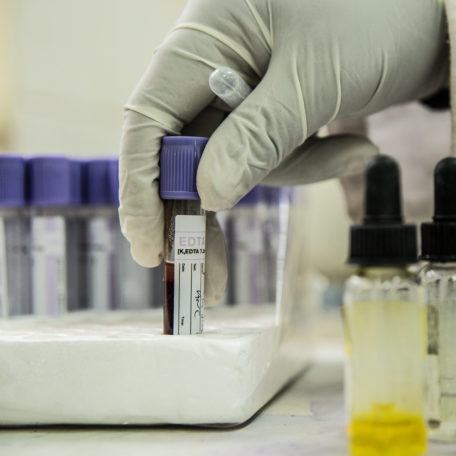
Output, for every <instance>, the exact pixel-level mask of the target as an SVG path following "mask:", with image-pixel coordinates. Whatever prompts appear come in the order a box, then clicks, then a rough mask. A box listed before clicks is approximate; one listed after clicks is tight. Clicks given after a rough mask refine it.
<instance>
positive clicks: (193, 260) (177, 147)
mask: <svg viewBox="0 0 456 456" xmlns="http://www.w3.org/2000/svg"><path fill="white" fill-rule="evenodd" d="M206 143H207V138H199V137H189V136H168V137H165V138H163V143H162V150H161V156H160V174H161V175H160V196H161V198H162V199H163V202H164V206H165V233H164V237H165V254H164V260H165V274H164V275H165V277H164V279H165V280H164V281H165V300H164V321H163V332H164V334H173V335H190V334H201V333H202V332H203V314H204V276H205V255H206V250H205V249H206V215H205V212H204V210H203V209H202V208H201V202H200V198H199V195H198V191H197V189H196V172H197V169H198V164H199V161H200V159H201V156H202V153H203V150H204V147H205V146H206Z"/></svg>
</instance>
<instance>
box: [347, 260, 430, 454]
mask: <svg viewBox="0 0 456 456" xmlns="http://www.w3.org/2000/svg"><path fill="white" fill-rule="evenodd" d="M344 303H345V304H344V322H345V333H346V350H347V369H346V372H347V375H346V394H347V399H346V400H347V404H349V409H348V410H347V413H348V415H349V425H348V426H349V427H348V433H349V437H350V440H351V449H352V454H353V455H355V456H358V455H360V456H364V455H366V454H369V455H370V454H378V455H382V456H387V455H390V454H391V455H398V456H399V455H410V456H411V455H419V454H423V453H424V452H425V448H426V443H425V442H426V429H425V422H424V396H423V388H424V369H423V363H424V360H425V347H426V335H425V331H426V329H425V328H426V326H425V307H424V304H422V300H421V296H420V290H419V286H418V284H417V280H416V276H415V275H414V274H409V273H408V272H407V270H406V269H405V268H393V267H377V268H374V267H372V268H361V269H360V270H359V271H358V272H357V274H356V275H354V276H352V277H351V278H350V279H349V280H348V282H347V284H346V291H345V297H344Z"/></svg>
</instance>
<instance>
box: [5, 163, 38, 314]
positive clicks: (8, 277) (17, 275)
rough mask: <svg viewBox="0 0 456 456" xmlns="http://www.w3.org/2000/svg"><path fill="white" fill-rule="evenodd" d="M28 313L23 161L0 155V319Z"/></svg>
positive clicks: (27, 229) (27, 223) (27, 228)
mask: <svg viewBox="0 0 456 456" xmlns="http://www.w3.org/2000/svg"><path fill="white" fill-rule="evenodd" d="M30 311H31V272H30V217H29V214H28V210H27V207H26V199H25V160H24V159H23V158H22V157H18V156H14V155H0V318H1V317H10V316H15V315H25V314H29V313H30Z"/></svg>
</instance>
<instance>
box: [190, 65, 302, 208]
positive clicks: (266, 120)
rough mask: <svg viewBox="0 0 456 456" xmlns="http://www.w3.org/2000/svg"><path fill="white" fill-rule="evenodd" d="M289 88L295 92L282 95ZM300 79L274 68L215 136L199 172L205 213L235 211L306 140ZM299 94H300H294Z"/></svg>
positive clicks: (279, 68)
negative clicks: (232, 209)
mask: <svg viewBox="0 0 456 456" xmlns="http://www.w3.org/2000/svg"><path fill="white" fill-rule="evenodd" d="M287 84H291V85H294V86H295V87H294V89H292V90H282V87H283V86H284V85H285V86H286V85H287ZM296 86H299V82H298V79H297V76H296V77H295V75H293V74H291V75H287V72H284V71H283V68H282V67H281V65H280V63H278V64H277V65H276V66H274V65H273V66H272V67H271V69H270V70H268V72H267V73H266V75H265V77H264V78H263V80H262V81H261V82H260V84H259V85H258V86H257V88H256V89H255V90H254V91H253V92H252V94H251V95H250V96H249V97H248V98H247V99H246V100H245V101H244V102H243V103H242V104H241V105H240V106H239V107H238V108H237V109H235V110H234V111H233V112H232V113H231V114H230V115H229V116H228V117H227V118H226V119H225V121H224V122H223V123H222V125H221V126H220V127H219V128H218V129H217V130H216V131H215V133H214V134H213V135H212V137H211V138H210V140H209V143H208V145H207V146H206V149H205V151H204V154H203V157H202V160H201V163H200V166H199V169H198V176H197V179H198V182H197V183H198V191H199V194H200V196H201V201H202V205H203V207H204V208H205V209H207V210H211V211H219V210H224V209H228V208H230V207H232V206H233V205H234V204H235V203H236V202H237V201H239V200H240V199H241V197H242V196H244V195H245V194H246V193H247V192H248V191H249V190H250V189H251V188H252V187H253V186H255V185H256V184H257V183H258V182H260V181H262V180H263V179H264V178H265V177H266V176H267V175H268V174H269V173H270V171H271V170H273V169H275V168H276V167H277V166H278V165H279V164H280V163H281V162H282V161H283V159H284V158H286V157H287V156H288V155H289V154H290V153H291V152H292V151H293V150H295V149H296V148H297V147H298V146H299V145H300V144H302V143H304V141H305V140H306V138H307V133H308V130H307V119H306V112H305V107H304V104H303V98H302V97H296V90H299V89H298V87H296ZM295 89H296V90H295Z"/></svg>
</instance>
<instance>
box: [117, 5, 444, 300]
mask: <svg viewBox="0 0 456 456" xmlns="http://www.w3.org/2000/svg"><path fill="white" fill-rule="evenodd" d="M146 45H147V44H146ZM218 66H228V67H231V68H233V69H235V70H237V71H239V72H240V73H241V75H242V76H243V77H244V78H245V79H246V81H247V82H248V83H249V84H251V85H252V86H253V87H256V88H255V90H254V91H253V93H252V94H251V95H250V96H249V97H248V98H247V99H246V100H245V101H244V102H243V103H242V104H241V105H240V106H239V107H238V108H237V109H236V110H235V111H234V112H233V113H232V114H230V115H229V116H228V117H227V118H226V119H225V120H224V121H223V123H222V124H221V125H220V126H219V127H218V128H217V125H218V124H219V122H221V121H222V119H223V112H222V111H223V106H220V103H218V102H217V101H216V100H214V96H213V95H212V93H211V92H210V89H209V86H208V78H209V75H210V73H211V72H212V71H213V69H214V68H216V67H218ZM447 78H448V50H447V48H446V23H445V18H444V10H443V5H442V2H441V1H439V0H400V1H398V0H345V1H343V2H342V1H340V0H326V1H322V0H230V1H227V0H190V1H189V2H188V3H187V6H186V8H185V10H184V12H183V13H182V16H181V17H180V19H179V21H178V23H177V25H176V26H175V28H174V29H173V30H172V31H171V32H170V33H169V35H168V36H167V37H166V39H165V41H164V42H163V44H162V45H161V46H160V47H159V48H158V49H157V50H156V52H155V54H154V55H153V58H152V61H151V63H150V65H149V68H148V69H147V71H146V73H145V75H144V76H143V78H142V79H141V81H140V83H139V85H138V87H137V88H136V90H135V91H134V93H133V95H132V97H131V98H130V100H129V102H128V103H127V106H126V113H125V124H124V132H123V139H122V151H121V157H120V182H121V189H120V192H121V193H120V199H121V206H120V219H121V225H122V230H123V233H124V234H125V236H126V237H127V238H128V239H129V240H130V242H131V246H132V254H133V257H134V258H135V259H136V261H137V262H138V263H140V264H142V265H144V266H149V267H152V266H156V265H158V264H159V263H160V261H161V255H162V250H163V210H162V203H161V201H160V198H159V193H158V179H159V174H160V171H159V155H158V152H159V149H160V142H161V138H162V136H164V135H166V134H179V133H181V132H182V131H183V129H184V126H186V125H188V124H190V123H191V122H192V121H194V122H196V123H197V124H199V126H200V127H201V126H202V127H203V128H198V127H197V128H196V130H191V132H192V133H194V134H201V133H203V134H210V133H212V132H213V134H212V136H211V139H210V141H209V143H208V145H207V147H206V150H205V153H204V156H203V158H202V161H201V164H200V167H199V171H198V190H199V193H200V196H201V200H202V206H203V207H204V208H205V209H207V210H211V211H217V210H221V209H225V208H229V207H231V206H232V205H234V204H235V203H236V202H237V201H238V200H239V199H240V198H241V197H242V196H243V195H244V194H245V193H247V191H249V190H250V189H251V188H252V187H253V186H254V185H255V184H257V183H258V182H261V181H264V182H267V183H273V184H282V183H283V184H287V185H292V184H299V183H306V182H315V181H317V180H320V179H325V178H330V177H335V176H340V175H344V174H350V173H356V172H359V171H360V170H361V168H362V167H363V166H364V164H365V161H366V160H367V159H368V158H369V157H370V156H371V155H372V154H374V153H375V147H374V146H373V145H372V144H370V143H369V142H368V141H367V140H365V139H363V138H361V137H356V136H342V137H331V138H326V139H324V140H321V139H320V140H319V139H317V138H315V137H312V138H310V139H309V140H307V139H308V138H309V137H310V136H311V135H312V134H313V133H315V132H316V131H317V130H318V129H319V128H320V127H322V126H324V125H326V124H328V123H329V122H331V121H333V120H335V119H338V118H344V117H348V116H354V117H361V116H364V115H367V114H369V113H372V112H375V111H379V110H381V109H383V108H385V107H387V106H389V105H392V104H395V103H400V102H403V101H406V100H410V99H415V98H418V97H424V96H426V95H429V94H431V93H432V92H433V91H435V90H436V89H438V88H439V87H440V86H442V85H443V84H444V83H445V82H446V81H447ZM211 105H212V108H209V110H208V107H210V106H211ZM214 130H215V131H214ZM306 140H307V141H306ZM209 226H210V228H209V230H208V239H207V243H208V247H207V252H208V255H209V256H208V258H207V262H208V267H207V279H206V302H208V303H211V302H213V301H215V300H217V299H218V297H219V295H220V292H221V289H222V287H224V277H226V272H225V271H226V267H225V265H224V253H223V252H224V247H223V241H222V237H221V235H220V232H219V230H218V228H217V226H216V224H215V223H214V220H213V218H211V220H210V223H209Z"/></svg>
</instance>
